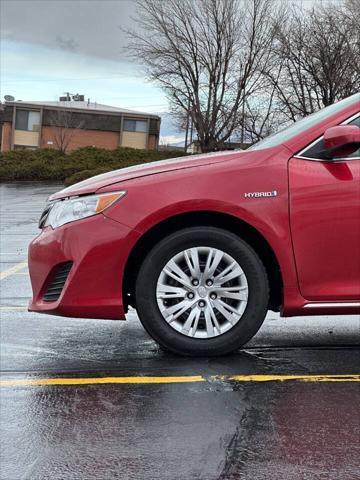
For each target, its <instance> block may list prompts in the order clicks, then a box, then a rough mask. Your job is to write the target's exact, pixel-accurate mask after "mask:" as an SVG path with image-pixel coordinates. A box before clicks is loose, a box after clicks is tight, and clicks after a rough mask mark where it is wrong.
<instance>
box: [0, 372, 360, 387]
mask: <svg viewBox="0 0 360 480" xmlns="http://www.w3.org/2000/svg"><path fill="white" fill-rule="evenodd" d="M219 380H221V381H235V382H287V381H300V382H360V375H357V374H354V375H216V376H211V377H208V378H206V377H203V376H201V375H189V376H178V377H146V376H144V377H140V376H138V377H89V378H37V379H34V378H20V379H8V380H0V387H19V386H24V387H29V386H48V385H98V384H116V383H121V384H139V383H142V384H151V383H153V384H154V383H194V382H197V383H198V382H213V381H219Z"/></svg>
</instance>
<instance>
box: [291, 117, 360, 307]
mask: <svg viewBox="0 0 360 480" xmlns="http://www.w3.org/2000/svg"><path fill="white" fill-rule="evenodd" d="M344 123H349V124H354V125H357V126H358V127H360V116H359V114H357V116H356V117H355V118H354V117H353V118H352V119H350V120H348V121H347V122H344ZM322 151H324V146H323V140H322V138H321V139H318V140H317V141H316V142H314V144H312V145H310V146H308V147H307V148H305V149H303V150H302V152H300V153H299V154H297V155H295V156H294V157H293V158H291V159H290V161H289V164H288V168H289V189H290V195H289V198H290V226H291V232H292V240H293V248H294V254H295V262H296V267H297V273H298V281H299V287H300V291H301V294H302V296H303V297H304V298H306V299H309V300H328V301H336V300H354V299H359V298H360V149H359V150H358V151H357V152H355V153H353V154H351V155H349V156H347V157H346V158H339V159H336V160H335V161H334V160H332V161H324V160H323V159H321V152H322Z"/></svg>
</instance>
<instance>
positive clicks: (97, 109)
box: [2, 101, 161, 120]
mask: <svg viewBox="0 0 360 480" xmlns="http://www.w3.org/2000/svg"><path fill="white" fill-rule="evenodd" d="M54 103H55V104H54V105H51V104H50V103H47V102H28V101H14V102H4V103H3V104H2V105H4V106H7V105H8V106H15V107H19V106H21V107H25V108H34V107H38V108H42V109H44V110H68V111H71V112H82V113H85V112H87V113H92V114H94V113H95V114H96V113H98V114H106V115H113V116H128V117H136V118H138V117H140V118H144V117H147V118H155V119H156V120H161V117H160V116H159V115H155V114H153V113H147V112H138V111H135V110H127V109H120V108H119V110H118V111H116V110H106V109H104V108H101V107H104V105H101V104H99V106H98V107H91V106H89V107H75V106H67V105H66V103H76V102H54ZM56 103H57V104H58V105H57V104H56ZM60 103H62V104H63V105H60ZM110 108H117V107H110Z"/></svg>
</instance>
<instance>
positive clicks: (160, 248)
mask: <svg viewBox="0 0 360 480" xmlns="http://www.w3.org/2000/svg"><path fill="white" fill-rule="evenodd" d="M196 246H207V247H213V248H217V249H221V250H222V251H224V252H225V253H227V254H229V255H231V256H232V257H233V259H235V260H236V261H237V262H238V263H239V265H240V266H241V268H242V270H243V272H244V273H245V275H246V277H247V282H248V288H249V296H248V303H247V306H246V309H245V311H244V313H243V315H242V317H241V319H240V320H239V321H238V323H237V324H235V325H234V326H233V327H232V328H231V330H229V331H227V332H226V333H223V334H222V335H219V336H216V337H213V338H206V339H201V338H192V337H189V336H187V335H184V334H182V333H180V332H178V331H176V330H174V328H172V327H171V326H170V325H169V324H168V323H167V322H166V321H165V319H164V317H163V316H162V314H161V312H160V309H159V307H158V304H157V299H156V285H157V281H158V278H159V275H160V273H161V271H162V269H163V268H164V266H165V265H166V264H167V262H168V261H169V260H170V259H171V258H172V257H173V256H174V255H176V254H177V253H179V252H181V251H183V250H185V249H189V248H191V247H196ZM136 305H137V312H138V315H139V318H140V321H141V323H142V325H143V326H144V328H145V329H146V331H147V332H148V333H149V335H150V336H151V337H152V338H153V339H154V340H155V341H156V342H158V343H159V344H160V345H161V346H162V347H164V348H165V349H167V350H170V351H172V352H174V353H177V354H180V355H187V356H215V355H224V354H227V353H230V352H232V351H234V350H236V349H238V348H240V347H241V346H242V345H244V344H245V343H247V342H248V341H249V340H250V339H251V338H252V337H253V336H254V335H255V333H256V332H257V331H258V330H259V328H260V327H261V325H262V323H263V321H264V319H265V316H266V313H267V310H268V305H269V283H268V277H267V273H266V270H265V268H264V265H263V263H262V261H261V260H260V258H259V256H258V255H257V254H256V252H255V251H254V250H253V249H252V248H251V247H250V246H249V245H248V244H247V243H246V242H244V241H243V240H241V239H240V238H239V237H237V236H236V235H234V234H233V233H231V232H228V231H226V230H222V229H220V228H214V227H192V228H186V229H184V230H180V231H178V232H175V233H173V234H171V235H169V236H168V237H166V238H164V239H163V240H162V241H161V242H159V243H158V244H157V245H156V246H155V247H154V248H153V249H152V250H151V251H150V252H149V254H148V255H147V257H146V258H145V260H144V262H143V264H142V266H141V268H140V271H139V274H138V278H137V282H136Z"/></svg>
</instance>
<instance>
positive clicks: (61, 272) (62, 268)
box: [43, 262, 73, 302]
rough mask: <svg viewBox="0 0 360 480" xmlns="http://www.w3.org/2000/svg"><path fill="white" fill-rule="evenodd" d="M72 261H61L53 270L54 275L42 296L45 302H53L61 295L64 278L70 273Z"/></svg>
mask: <svg viewBox="0 0 360 480" xmlns="http://www.w3.org/2000/svg"><path fill="white" fill-rule="evenodd" d="M72 264H73V262H66V263H62V264H61V265H59V266H58V267H57V269H56V270H55V273H54V276H53V278H52V280H51V282H50V283H49V286H48V288H47V290H46V292H45V294H44V296H43V300H44V301H45V302H55V301H56V300H57V299H58V298H59V297H60V295H61V292H62V289H63V288H64V285H65V282H66V279H67V277H68V275H69V273H70V270H71V267H72Z"/></svg>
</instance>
